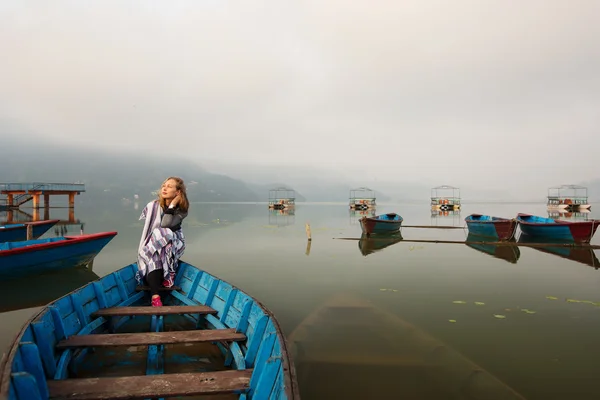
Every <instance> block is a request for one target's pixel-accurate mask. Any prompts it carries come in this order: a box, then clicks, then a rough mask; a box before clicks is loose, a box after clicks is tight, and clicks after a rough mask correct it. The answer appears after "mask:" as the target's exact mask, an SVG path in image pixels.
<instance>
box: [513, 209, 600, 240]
mask: <svg viewBox="0 0 600 400" xmlns="http://www.w3.org/2000/svg"><path fill="white" fill-rule="evenodd" d="M517 222H518V223H519V228H520V229H521V232H522V233H523V234H525V235H529V236H531V237H533V238H547V239H552V240H561V241H565V242H575V243H589V242H590V240H592V237H593V236H594V233H596V230H597V229H598V225H600V220H597V219H591V220H587V221H562V220H559V219H552V218H544V217H539V216H536V215H530V214H522V213H520V214H518V215H517Z"/></svg>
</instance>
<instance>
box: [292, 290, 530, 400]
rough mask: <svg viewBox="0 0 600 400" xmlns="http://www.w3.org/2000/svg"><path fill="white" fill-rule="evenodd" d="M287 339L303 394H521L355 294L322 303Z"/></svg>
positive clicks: (324, 396) (517, 396) (508, 396)
mask: <svg viewBox="0 0 600 400" xmlns="http://www.w3.org/2000/svg"><path fill="white" fill-rule="evenodd" d="M288 342H289V344H290V347H291V351H292V356H293V359H294V363H295V365H296V370H297V373H298V383H299V387H300V391H301V395H302V396H303V398H310V399H338V398H345V399H350V398H353V399H354V398H364V399H379V398H390V394H391V393H394V394H395V395H394V396H393V397H394V398H411V399H449V398H453V399H454V398H461V399H462V398H465V397H463V395H464V394H467V393H468V398H469V399H473V400H476V399H482V400H483V399H492V398H493V399H523V397H522V396H521V395H520V394H518V393H516V392H515V391H514V390H513V389H512V388H510V387H509V386H507V385H506V384H504V383H503V382H501V381H500V380H499V379H497V378H496V377H494V376H493V375H491V374H490V373H489V372H488V371H486V370H485V369H484V368H482V367H481V366H479V365H477V364H475V363H474V362H473V361H471V360H469V359H468V358H466V357H464V356H463V355H461V354H460V353H458V352H457V351H456V350H455V349H453V348H451V347H449V346H448V345H446V344H445V343H443V342H441V341H440V340H438V339H437V338H434V337H432V336H431V335H430V334H429V333H427V332H425V331H423V330H421V329H420V328H418V327H417V326H415V325H413V324H411V323H409V322H407V321H405V320H404V319H402V318H400V317H398V316H397V315H395V314H393V313H390V312H388V311H386V310H384V309H383V308H381V307H377V306H376V305H374V304H373V303H372V302H370V301H367V300H366V299H363V298H362V297H358V296H356V295H353V294H351V293H339V294H337V295H334V296H332V297H331V298H329V299H327V300H326V301H324V302H323V303H322V304H320V305H319V306H318V307H317V308H316V309H315V310H314V311H312V312H311V313H310V314H309V315H308V316H307V317H306V318H305V319H304V320H303V321H302V322H300V324H298V325H297V326H296V328H295V329H294V330H293V332H292V333H291V334H290V336H289V337H288ZM349 382H351V384H349ZM459 383H460V384H459Z"/></svg>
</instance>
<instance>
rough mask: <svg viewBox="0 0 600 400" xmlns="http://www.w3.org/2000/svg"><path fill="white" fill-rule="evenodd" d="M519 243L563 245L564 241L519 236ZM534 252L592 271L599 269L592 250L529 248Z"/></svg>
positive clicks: (558, 247)
mask: <svg viewBox="0 0 600 400" xmlns="http://www.w3.org/2000/svg"><path fill="white" fill-rule="evenodd" d="M519 243H556V244H565V241H564V240H556V239H554V240H552V239H547V238H533V237H531V236H529V235H520V236H519ZM531 248H532V249H534V250H537V251H541V252H542V253H547V254H554V255H555V256H559V257H562V258H566V259H569V260H572V261H575V262H578V263H581V264H585V265H589V266H590V267H593V268H594V269H598V268H599V267H600V261H598V258H597V257H596V253H595V252H594V250H593V249H590V248H586V247H582V246H568V247H567V246H544V247H531Z"/></svg>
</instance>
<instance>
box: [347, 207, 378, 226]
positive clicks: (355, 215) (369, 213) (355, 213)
mask: <svg viewBox="0 0 600 400" xmlns="http://www.w3.org/2000/svg"><path fill="white" fill-rule="evenodd" d="M375 211H376V210H375V209H374V208H371V209H368V210H349V212H348V215H349V217H350V225H360V222H359V220H360V219H361V218H362V217H374V216H375Z"/></svg>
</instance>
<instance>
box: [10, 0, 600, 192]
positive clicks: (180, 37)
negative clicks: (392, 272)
mask: <svg viewBox="0 0 600 400" xmlns="http://www.w3.org/2000/svg"><path fill="white" fill-rule="evenodd" d="M2 119H3V120H8V121H11V123H13V124H17V125H19V126H21V127H24V128H26V129H30V130H33V131H35V132H37V133H39V134H40V135H43V136H45V137H49V138H55V140H56V141H57V142H62V141H71V142H73V143H80V144H81V145H86V146H91V145H93V146H98V147H106V148H112V149H128V150H132V149H133V150H135V149H137V150H138V151H140V152H155V153H157V154H162V155H163V156H164V159H165V160H168V159H170V158H171V157H174V156H181V157H186V158H190V159H194V160H196V161H199V162H201V163H202V164H204V165H206V166H207V168H209V169H210V163H209V162H208V161H210V160H218V161H219V162H230V161H231V162H237V161H239V162H242V163H245V164H261V165H265V164H268V165H280V164H285V165H307V164H310V165H311V166H312V167H317V168H321V166H322V168H323V171H325V170H329V169H337V170H339V171H344V172H346V173H348V174H350V173H352V174H354V176H355V177H358V178H360V177H363V176H364V177H365V179H366V178H369V179H372V178H376V179H382V180H387V181H389V180H396V179H397V180H399V181H401V180H413V181H414V180H423V181H428V182H429V181H431V182H436V183H439V184H455V185H461V184H469V185H472V184H473V182H475V181H476V180H477V179H485V180H486V181H487V182H489V183H488V185H490V184H494V185H500V186H504V187H507V188H509V189H511V190H513V189H514V190H516V189H518V188H519V187H520V186H522V185H532V184H540V185H542V186H543V189H542V192H543V193H545V190H546V186H547V185H555V184H562V183H575V182H579V181H582V180H586V179H593V178H597V177H600V173H599V172H598V168H597V159H598V156H597V154H598V150H599V144H600V138H599V137H598V134H599V127H600V1H596V0H589V1H586V0H573V1H569V2H565V1H558V0H555V1H554V0H526V1H517V0H515V1H506V0H503V1H494V0H485V1H482V0H466V1H448V0H445V1H421V0H419V1H417V0H414V1H412V0H405V1H391V0H390V1H374V0H369V1H357V0H354V1H348V0H318V1H317V0H301V1H281V0H273V1H248V0H245V1H225V0H193V1H181V0H178V1H148V0H144V1H125V0H118V1H107V0H102V1H94V2H93V1H80V0H77V1H59V0H54V1H51V2H48V1H29V0H19V1H3V2H0V120H2ZM0 134H3V135H4V134H6V132H0ZM215 168H216V165H215Z"/></svg>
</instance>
